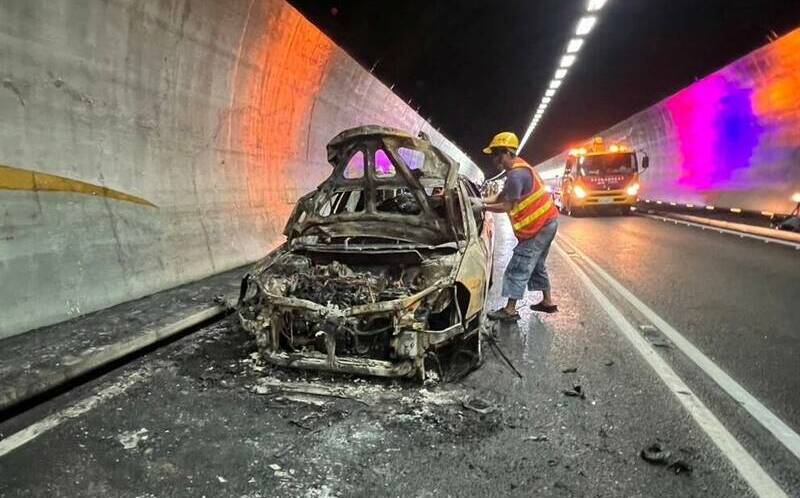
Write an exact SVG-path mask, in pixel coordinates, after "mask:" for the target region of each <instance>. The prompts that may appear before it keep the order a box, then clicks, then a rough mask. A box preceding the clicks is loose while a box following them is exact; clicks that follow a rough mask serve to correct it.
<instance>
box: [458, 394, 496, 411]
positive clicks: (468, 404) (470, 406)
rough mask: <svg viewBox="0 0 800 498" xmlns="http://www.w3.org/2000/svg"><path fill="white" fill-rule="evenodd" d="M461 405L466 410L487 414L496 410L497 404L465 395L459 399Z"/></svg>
mask: <svg viewBox="0 0 800 498" xmlns="http://www.w3.org/2000/svg"><path fill="white" fill-rule="evenodd" d="M461 405H462V406H463V407H464V408H466V409H467V410H472V411H473V412H476V413H480V414H481V415H487V414H489V413H492V412H493V411H495V410H497V405H494V404H492V403H489V402H488V401H486V400H485V399H482V398H470V397H467V398H464V399H463V400H462V401H461Z"/></svg>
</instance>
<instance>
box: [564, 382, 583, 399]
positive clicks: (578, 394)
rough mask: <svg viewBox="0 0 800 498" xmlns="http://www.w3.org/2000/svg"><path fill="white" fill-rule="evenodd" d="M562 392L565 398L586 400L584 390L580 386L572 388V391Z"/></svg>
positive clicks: (565, 390)
mask: <svg viewBox="0 0 800 498" xmlns="http://www.w3.org/2000/svg"><path fill="white" fill-rule="evenodd" d="M562 392H563V393H564V395H565V396H569V397H571V398H580V399H586V393H585V392H583V388H582V387H581V385H580V384H575V385H574V386H572V389H564V390H563V391H562Z"/></svg>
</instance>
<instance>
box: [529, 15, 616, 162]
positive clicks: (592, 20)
mask: <svg viewBox="0 0 800 498" xmlns="http://www.w3.org/2000/svg"><path fill="white" fill-rule="evenodd" d="M606 2H607V0H588V3H587V5H586V14H585V15H584V16H583V17H581V18H580V19H579V20H578V25H577V26H576V27H575V34H574V36H572V37H571V38H570V40H569V43H567V47H566V49H565V51H564V55H562V56H561V59H560V60H559V62H558V68H557V69H556V72H555V74H554V75H553V79H552V80H550V84H549V85H548V86H547V90H545V92H544V95H543V96H542V100H541V101H540V102H539V107H537V108H536V112H535V113H534V115H533V118H532V119H531V124H530V125H528V129H527V130H525V134H524V135H523V136H522V141H521V142H520V144H519V149H518V150H517V153H519V152H520V151H522V148H523V147H525V143H526V142H527V141H528V139H529V138H530V137H531V135H532V134H533V131H534V130H535V129H536V127H537V126H538V125H539V121H541V119H542V116H544V113H545V111H546V110H547V107H548V106H549V105H550V102H552V100H553V97H555V96H556V93H557V92H558V89H559V88H560V87H561V84H562V83H563V82H564V78H566V77H567V73H568V72H569V68H571V67H572V65H573V64H575V61H576V60H577V58H578V52H580V51H581V48H583V46H584V45H585V44H586V37H587V36H588V35H589V33H591V31H592V29H593V28H594V26H595V24H597V18H598V14H599V12H600V10H601V9H602V8H603V6H604V5H605V4H606Z"/></svg>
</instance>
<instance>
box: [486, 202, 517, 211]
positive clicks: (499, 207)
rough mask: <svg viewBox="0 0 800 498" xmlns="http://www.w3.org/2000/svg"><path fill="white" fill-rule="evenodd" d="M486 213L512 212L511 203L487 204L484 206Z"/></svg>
mask: <svg viewBox="0 0 800 498" xmlns="http://www.w3.org/2000/svg"><path fill="white" fill-rule="evenodd" d="M483 209H484V211H491V212H492V213H507V212H508V211H510V210H511V203H510V202H508V201H500V202H485V203H484V204H483Z"/></svg>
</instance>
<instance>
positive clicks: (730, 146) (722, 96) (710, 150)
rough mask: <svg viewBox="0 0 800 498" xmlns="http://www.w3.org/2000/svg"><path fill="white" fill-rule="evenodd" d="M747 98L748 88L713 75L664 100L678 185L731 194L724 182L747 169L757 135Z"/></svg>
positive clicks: (758, 127) (757, 131) (758, 125)
mask: <svg viewBox="0 0 800 498" xmlns="http://www.w3.org/2000/svg"><path fill="white" fill-rule="evenodd" d="M751 96H752V89H751V88H746V87H740V86H738V85H737V84H736V83H735V82H734V81H731V80H729V79H727V78H726V77H725V75H722V74H719V73H718V74H715V75H712V76H710V77H708V78H706V79H704V80H701V81H699V82H697V83H695V84H694V85H692V86H690V87H688V88H687V89H685V90H684V91H682V92H680V93H678V94H677V95H675V96H673V97H672V98H670V99H668V100H667V102H666V108H667V110H668V112H669V113H670V115H671V117H672V122H673V125H674V127H675V132H676V134H677V136H678V142H679V143H678V145H679V148H680V155H681V158H682V161H681V170H680V176H679V177H678V183H679V185H682V186H684V187H688V188H692V189H696V190H707V189H710V188H729V189H735V188H736V187H735V185H731V184H729V182H730V180H732V179H733V176H734V173H735V172H736V170H738V169H742V168H748V167H749V166H750V165H751V158H752V157H753V153H754V151H755V149H756V147H757V146H758V143H759V136H760V134H761V132H762V130H763V127H762V126H761V125H760V124H759V122H758V117H757V116H756V115H755V113H754V111H753V106H752V104H751Z"/></svg>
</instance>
